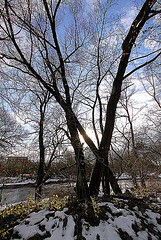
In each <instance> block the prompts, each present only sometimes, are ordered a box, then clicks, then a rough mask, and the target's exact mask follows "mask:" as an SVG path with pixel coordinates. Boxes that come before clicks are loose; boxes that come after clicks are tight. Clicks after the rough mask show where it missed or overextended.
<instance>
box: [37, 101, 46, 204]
mask: <svg viewBox="0 0 161 240" xmlns="http://www.w3.org/2000/svg"><path fill="white" fill-rule="evenodd" d="M43 128H44V113H43V110H42V105H40V123H39V151H40V162H39V168H38V172H37V180H36V190H35V200H38V199H40V198H41V197H42V185H43V179H44V165H45V149H44V142H43V134H44V129H43Z"/></svg>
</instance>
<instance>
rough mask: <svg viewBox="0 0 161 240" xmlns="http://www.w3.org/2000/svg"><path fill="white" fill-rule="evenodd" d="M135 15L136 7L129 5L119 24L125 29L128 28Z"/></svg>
mask: <svg viewBox="0 0 161 240" xmlns="http://www.w3.org/2000/svg"><path fill="white" fill-rule="evenodd" d="M136 15H137V9H136V7H131V8H130V9H127V10H126V13H125V15H124V16H123V17H122V18H121V24H122V25H123V27H124V28H125V29H128V28H129V27H130V26H131V24H132V22H133V20H134V19H135V17H136Z"/></svg>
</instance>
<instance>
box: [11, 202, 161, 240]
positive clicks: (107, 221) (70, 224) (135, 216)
mask: <svg viewBox="0 0 161 240" xmlns="http://www.w3.org/2000/svg"><path fill="white" fill-rule="evenodd" d="M98 206H99V209H100V212H104V220H103V219H102V220H100V223H99V225H98V226H95V227H93V226H91V225H90V224H89V223H88V222H86V221H85V219H82V220H81V223H82V238H81V239H82V240H120V239H124V240H127V239H132V240H149V239H151V240H160V239H161V215H160V214H159V213H158V212H156V213H155V212H154V211H153V210H152V209H150V208H149V209H148V208H144V210H143V208H142V207H141V206H139V204H138V206H137V204H133V203H132V205H131V207H130V205H129V204H128V201H127V200H123V199H121V200H120V199H115V200H114V201H112V202H111V201H110V202H103V203H98ZM160 209H161V207H160ZM77 217H78V216H77V215H76V214H72V215H71V214H69V210H68V209H67V208H64V210H63V211H49V210H41V211H39V212H37V213H36V212H33V213H31V214H30V215H29V216H28V217H27V218H26V219H25V220H23V221H21V222H19V224H18V225H17V226H15V227H14V231H13V237H12V238H11V239H12V240H17V239H22V240H29V239H46V240H76V239H78V238H77V236H76V234H75V233H76V228H75V226H76V224H75V222H76V221H77ZM34 237H35V238H34ZM36 237H37V238H36ZM79 239H80V238H79Z"/></svg>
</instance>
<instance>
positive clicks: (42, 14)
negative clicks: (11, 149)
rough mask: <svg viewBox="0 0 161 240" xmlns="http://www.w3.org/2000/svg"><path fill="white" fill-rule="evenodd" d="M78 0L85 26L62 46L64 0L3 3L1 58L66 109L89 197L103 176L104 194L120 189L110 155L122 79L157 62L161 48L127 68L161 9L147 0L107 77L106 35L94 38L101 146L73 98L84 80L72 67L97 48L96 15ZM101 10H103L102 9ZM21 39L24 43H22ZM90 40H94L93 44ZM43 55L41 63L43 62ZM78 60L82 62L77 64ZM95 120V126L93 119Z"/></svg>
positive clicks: (80, 185) (81, 186)
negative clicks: (89, 167) (107, 82)
mask: <svg viewBox="0 0 161 240" xmlns="http://www.w3.org/2000/svg"><path fill="white" fill-rule="evenodd" d="M82 3H84V2H82ZM77 4H78V3H77V2H76V3H73V2H72V5H71V6H72V11H73V13H74V14H75V15H74V17H75V19H76V17H77V21H78V19H81V21H80V22H79V23H80V26H81V28H80V29H79V28H78V24H76V21H75V22H74V23H75V25H74V34H73V40H72V38H70V41H68V43H70V44H62V42H61V40H60V38H61V36H62V35H63V32H62V31H61V30H60V28H59V24H60V25H61V19H62V18H61V17H62V14H63V13H62V12H61V9H63V10H64V12H65V10H66V7H68V5H67V4H63V2H61V0H59V1H57V2H52V1H51V2H50V3H49V2H47V1H46V0H43V1H40V2H39V6H37V5H36V4H35V2H34V1H24V0H22V1H19V4H14V1H12V2H9V1H8V0H5V1H2V3H1V9H2V10H1V19H2V22H3V24H1V33H2V34H1V38H0V40H1V42H2V44H3V49H1V53H0V56H1V61H2V63H3V64H5V66H8V67H13V68H16V69H17V70H18V71H21V72H23V73H26V74H28V75H30V76H32V77H33V78H34V79H36V81H37V82H41V84H42V85H43V86H44V88H46V89H47V90H48V91H49V92H50V93H51V94H52V95H53V96H54V97H55V99H56V101H57V102H58V103H59V105H60V106H61V107H62V109H63V111H64V113H65V117H66V122H67V126H68V130H69V134H70V140H71V144H72V146H73V148H74V151H75V156H76V162H77V167H78V179H77V194H78V196H79V198H84V199H87V200H88V201H90V195H94V194H98V191H99V185H100V182H101V179H102V177H103V179H104V186H105V188H104V189H105V193H109V192H110V188H109V183H110V184H111V186H112V188H113V190H114V192H115V193H120V192H121V190H120V188H119V186H118V184H117V181H116V179H115V177H114V176H113V173H112V171H111V169H110V168H109V166H108V153H109V148H110V144H111V138H112V133H113V129H114V122H115V114H116V108H117V104H118V101H119V98H120V95H121V91H122V83H123V81H124V80H125V79H126V78H127V77H129V76H131V75H132V74H133V73H134V72H136V71H137V70H139V69H141V68H142V67H144V66H146V65H148V64H149V63H151V62H152V61H154V60H156V59H157V58H158V57H159V56H160V54H161V52H160V51H159V50H158V51H153V52H152V53H151V54H149V55H148V56H150V58H149V59H148V60H147V61H144V62H142V63H141V64H140V65H138V66H137V67H135V68H133V69H132V70H129V72H127V70H128V69H127V67H128V65H129V64H130V63H131V62H133V61H134V60H136V58H130V56H132V54H131V53H132V49H133V46H134V45H135V44H137V42H136V39H137V38H138V35H139V34H141V31H142V28H143V27H144V25H145V23H146V22H148V21H150V19H152V18H153V17H155V16H156V15H157V14H158V13H160V9H159V5H157V1H156V0H153V1H150V0H146V1H145V2H144V4H143V6H142V7H141V9H140V11H139V12H138V14H137V16H136V18H135V19H134V21H133V23H132V25H131V27H130V30H129V32H128V33H127V35H126V37H125V38H124V40H123V43H122V49H121V48H120V56H119V55H118V57H117V59H115V60H113V61H112V62H111V63H110V65H109V67H107V66H106V71H104V73H103V75H101V62H102V60H101V56H100V51H99V50H100V41H102V40H103V35H100V36H96V37H95V39H97V40H98V41H96V42H97V48H96V49H97V55H96V56H95V55H94V56H93V58H96V59H97V64H96V66H97V74H98V77H97V79H96V88H95V89H96V97H95V104H96V102H97V101H98V106H99V113H100V115H99V125H100V130H101V134H102V136H101V139H100V140H99V139H98V137H97V143H98V146H96V145H95V143H94V141H92V139H91V138H89V136H88V135H87V133H86V131H85V128H84V127H83V124H82V123H81V121H80V120H81V119H79V115H78V114H77V111H76V110H75V108H74V107H75V106H74V103H75V102H74V99H75V97H76V93H77V92H78V91H77V90H79V92H81V91H82V89H80V85H81V84H82V82H83V79H81V78H80V77H81V76H80V75H79V76H78V77H77V78H75V79H74V78H73V79H72V78H70V71H69V69H70V66H71V65H72V67H75V69H76V70H75V73H76V74H77V67H79V66H81V64H82V66H85V64H86V63H87V62H86V61H85V64H84V65H83V63H82V61H83V59H85V58H86V57H87V52H88V48H91V46H92V42H91V41H92V38H90V37H89V36H90V34H89V32H90V31H89V30H91V28H92V27H91V26H93V24H92V22H91V18H88V16H89V15H88V14H84V15H83V14H82V10H83V9H84V8H83V7H82V5H81V3H80V4H79V8H78V7H77ZM106 4H108V6H109V5H110V1H107V2H106V3H105V6H107V5H106ZM73 6H74V7H73ZM101 7H102V5H101V2H100V1H98V4H96V8H99V9H101ZM102 9H104V8H103V7H102ZM83 16H85V19H83ZM104 16H105V15H104ZM78 17H79V18H78ZM75 19H74V20H75ZM85 20H86V23H87V22H88V20H89V23H90V24H91V25H90V24H89V25H87V24H85ZM82 26H83V27H82ZM63 27H64V25H63ZM93 29H95V27H93ZM70 30H71V29H70ZM80 31H81V32H80ZM23 34H24V35H23ZM94 34H95V31H94V32H93V35H92V37H94ZM63 36H64V35H63ZM99 37H100V38H99ZM22 39H23V45H22V42H21V41H22ZM26 39H27V41H26ZM62 39H63V40H64V41H65V40H66V38H62ZM100 39H101V40H100ZM64 41H63V43H64ZM89 42H90V44H88V43H89ZM94 43H95V42H94V41H93V44H94ZM27 49H28V51H27ZM85 50H86V51H85ZM83 54H84V55H83ZM145 57H147V55H143V56H141V57H140V59H142V60H144V59H145ZM40 58H41V61H40V60H39V59H40ZM77 58H78V60H77ZM89 61H90V60H89ZM78 63H79V64H80V65H78ZM114 65H117V70H116V71H114V72H113V73H112V72H111V67H112V66H114ZM84 71H86V73H87V72H88V71H90V72H91V65H90V67H89V68H86V69H85V70H83V73H84ZM109 72H110V75H111V76H112V77H113V80H112V89H111V94H110V96H109V100H108V101H107V102H106V107H105V108H106V112H105V116H104V118H105V120H104V121H103V120H102V119H103V117H102V102H101V95H100V94H99V89H100V87H101V83H102V80H103V79H107V73H109ZM86 76H87V77H88V74H86ZM74 80H75V81H74ZM80 80H81V81H80ZM91 80H92V78H91V79H88V78H85V79H84V82H85V83H86V84H87V85H85V86H91V82H90V84H89V81H91ZM85 88H86V87H85ZM85 88H84V89H85ZM88 101H90V99H88V96H86V97H85V98H84V103H86V105H88ZM95 104H94V105H93V112H94V110H95ZM93 116H94V114H93ZM92 121H93V125H94V124H95V121H94V117H93V119H92ZM92 121H91V122H92ZM95 132H96V128H95ZM79 134H81V135H82V136H83V138H84V140H85V142H86V143H87V145H88V146H89V148H90V149H91V151H92V152H93V154H94V155H95V156H96V159H97V160H96V164H95V167H94V170H93V173H92V177H91V181H90V186H89V187H88V185H87V181H86V173H85V161H84V154H83V146H82V144H81V142H80V138H79ZM97 135H98V134H97Z"/></svg>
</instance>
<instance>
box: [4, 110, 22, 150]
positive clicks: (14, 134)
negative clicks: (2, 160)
mask: <svg viewBox="0 0 161 240" xmlns="http://www.w3.org/2000/svg"><path fill="white" fill-rule="evenodd" d="M26 137H27V131H26V130H24V128H23V127H22V126H21V125H20V124H18V122H17V121H16V119H14V117H13V116H11V114H10V113H9V112H8V111H7V110H6V109H5V108H4V107H3V106H2V107H0V149H1V153H2V152H4V153H6V152H7V151H10V150H11V149H13V148H14V147H16V145H19V144H22V142H23V140H24V139H25V138H26Z"/></svg>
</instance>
